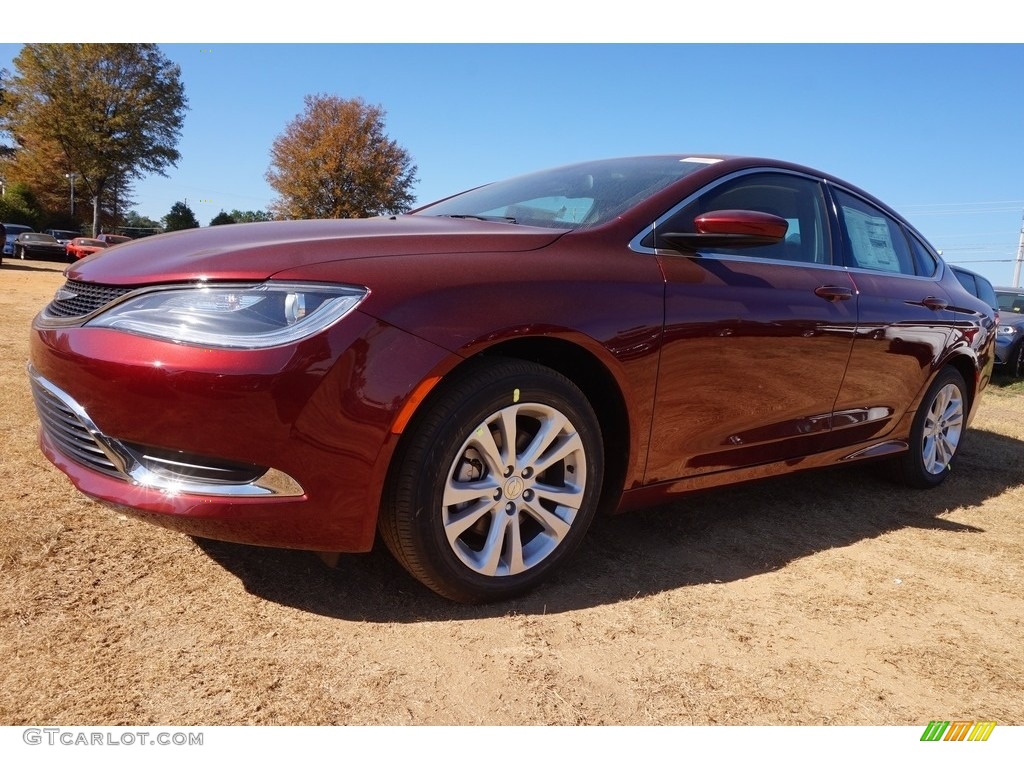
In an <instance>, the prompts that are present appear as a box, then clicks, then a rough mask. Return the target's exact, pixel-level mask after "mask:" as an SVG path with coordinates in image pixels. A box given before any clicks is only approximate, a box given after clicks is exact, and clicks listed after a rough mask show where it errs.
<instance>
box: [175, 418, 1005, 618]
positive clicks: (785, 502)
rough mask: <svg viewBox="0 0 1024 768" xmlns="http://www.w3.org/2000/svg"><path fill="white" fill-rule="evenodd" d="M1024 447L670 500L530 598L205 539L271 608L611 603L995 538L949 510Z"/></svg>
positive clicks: (612, 520)
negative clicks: (909, 541)
mask: <svg viewBox="0 0 1024 768" xmlns="http://www.w3.org/2000/svg"><path fill="white" fill-rule="evenodd" d="M1022 453H1024V441H1020V440H1016V439H1013V438H1010V437H1006V436H1004V435H999V434H996V433H992V432H987V431H983V430H971V432H970V433H969V441H967V442H965V445H964V449H963V452H962V454H961V456H960V458H959V463H958V465H957V471H956V472H955V473H954V474H953V475H951V476H950V478H949V479H948V480H947V481H946V482H945V483H944V484H943V485H942V486H941V489H935V490H932V491H912V490H909V489H906V488H904V487H902V486H900V485H897V484H895V483H893V482H892V481H891V480H889V479H887V478H886V477H885V476H884V473H883V472H880V471H879V467H877V466H873V465H869V464H861V465H856V466H851V467H842V468H834V469H825V470H818V471H810V472H803V473H797V474H795V475H789V476H786V477H780V478H773V479H769V480H762V481H757V482H752V483H749V484H746V485H742V486H735V487H731V488H723V489H718V490H714V491H706V492H703V493H700V494H692V495H689V496H685V497H682V498H680V499H679V500H677V501H674V502H672V503H671V504H665V505H662V506H659V507H653V508H649V509H646V510H640V511H636V512H631V513H629V514H625V515H618V516H614V517H605V518H600V519H598V520H597V521H595V523H594V525H593V526H592V527H591V530H590V531H589V533H588V535H587V537H586V539H585V540H584V542H583V544H582V546H581V547H580V549H579V551H578V552H577V553H576V554H575V556H574V557H573V558H572V559H571V560H570V561H569V562H567V563H566V564H565V566H564V567H563V568H561V569H560V570H559V571H558V572H557V573H556V574H555V575H554V576H553V577H552V578H551V579H550V580H549V581H548V582H546V583H544V584H542V585H541V586H540V587H539V588H538V589H537V590H535V591H534V592H531V593H530V594H529V595H526V596H524V597H522V598H519V599H516V600H510V601H506V602H503V603H496V604H491V605H483V606H466V605H459V604H455V603H452V602H449V601H447V600H445V599H443V598H441V597H438V596H437V595H435V594H434V593H433V592H431V591H430V590H428V589H427V588H426V587H423V586H422V585H420V584H419V583H418V582H417V581H415V580H414V579H413V578H412V577H411V576H409V575H408V574H407V573H406V572H405V571H404V570H403V569H402V568H401V567H400V566H399V565H398V564H397V563H396V562H395V561H394V560H393V559H392V558H391V557H390V555H389V554H388V553H387V551H386V549H385V548H384V547H383V545H380V544H378V546H377V547H376V548H375V549H374V551H373V552H371V553H369V554H363V555H341V556H340V558H339V560H338V563H337V565H336V566H335V567H333V568H329V567H327V566H326V565H325V564H324V563H323V562H322V561H321V560H320V558H318V557H317V556H316V555H315V554H312V553H309V552H299V551H289V550H277V549H268V548H262V547H253V546H246V545H241V544H228V543H223V542H216V541H209V540H204V539H196V540H195V541H196V543H197V545H198V546H199V547H200V548H201V549H202V550H203V551H204V552H205V553H206V554H207V555H209V556H210V557H211V558H212V559H213V560H215V561H216V562H217V563H219V564H220V565H221V566H222V567H224V568H225V569H227V570H228V571H230V572H231V573H233V574H234V575H235V576H237V577H238V578H239V579H240V580H241V581H242V583H243V584H244V586H245V588H246V590H247V591H248V592H250V593H252V594H255V595H258V596H260V597H262V598H264V599H266V600H271V601H273V602H276V603H280V604H283V605H288V606H291V607H294V608H298V609H300V610H304V611H309V612H311V613H316V614H320V615H323V616H329V617H334V618H338V619H344V620H350V621H374V622H396V621H397V622H421V621H452V620H466V619H473V618H484V617H494V616H503V615H508V614H510V613H517V614H543V613H557V612H563V611H573V610H577V609H581V608H588V607H593V606H598V605H607V604H611V603H616V602H620V601H624V600H631V599H634V598H636V597H638V596H646V595H652V594H657V593H660V592H665V591H668V590H674V589H679V588H681V587H686V586H692V585H699V584H712V583H720V582H731V581H736V580H738V579H745V578H748V577H750V576H756V575H759V574H764V573H769V572H771V571H775V570H778V569H780V568H784V567H785V566H786V565H787V564H788V563H790V562H792V561H794V560H798V559H800V558H803V557H806V556H809V555H813V554H814V553H816V552H821V551H823V550H828V549H834V548H837V547H845V546H848V545H850V544H854V543H856V542H858V541H861V540H865V539H871V538H875V537H877V536H879V535H881V534H884V533H887V532H890V531H896V530H899V529H902V528H906V527H918V528H927V529H932V530H935V531H942V532H945V533H946V534H948V535H950V536H962V535H974V534H984V532H985V531H984V529H981V528H975V527H972V526H967V525H961V524H959V523H956V522H954V521H951V520H948V519H946V518H944V517H942V515H943V514H944V513H946V512H947V511H949V510H951V509H956V508H958V507H972V506H977V505H979V504H982V503H983V502H985V501H986V500H987V499H990V498H993V497H995V496H998V495H1000V494H1001V493H1003V491H1005V490H1006V489H1008V488H1011V487H1014V486H1017V485H1020V484H1022V483H1024V464H1022V462H1020V459H1019V457H1020V456H1021V455H1022Z"/></svg>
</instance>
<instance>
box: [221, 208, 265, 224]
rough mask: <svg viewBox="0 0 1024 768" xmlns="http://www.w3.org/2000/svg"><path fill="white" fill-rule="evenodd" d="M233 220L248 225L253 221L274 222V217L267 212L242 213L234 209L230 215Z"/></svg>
mask: <svg viewBox="0 0 1024 768" xmlns="http://www.w3.org/2000/svg"><path fill="white" fill-rule="evenodd" d="M228 215H229V216H230V217H231V218H232V219H234V220H235V221H237V222H238V223H239V224H248V223H249V222H253V221H273V220H274V217H273V216H271V215H270V214H269V213H267V212H266V211H240V210H238V209H237V208H233V209H232V210H231V213H229V214H228Z"/></svg>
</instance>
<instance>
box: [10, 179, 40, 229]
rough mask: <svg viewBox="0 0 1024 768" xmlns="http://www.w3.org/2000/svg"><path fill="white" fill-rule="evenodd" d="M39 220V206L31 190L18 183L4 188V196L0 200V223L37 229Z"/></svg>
mask: <svg viewBox="0 0 1024 768" xmlns="http://www.w3.org/2000/svg"><path fill="white" fill-rule="evenodd" d="M40 218H41V216H40V212H39V206H38V205H37V203H36V198H35V195H33V194H32V190H31V189H29V188H28V187H27V186H25V185H24V184H19V183H15V184H7V185H6V186H5V188H4V196H3V197H2V198H0V221H6V222H8V223H10V224H25V225H27V226H29V227H32V228H33V229H39V224H40Z"/></svg>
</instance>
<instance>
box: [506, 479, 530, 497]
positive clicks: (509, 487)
mask: <svg viewBox="0 0 1024 768" xmlns="http://www.w3.org/2000/svg"><path fill="white" fill-rule="evenodd" d="M525 487H526V484H525V483H524V482H523V479H522V478H521V477H513V478H510V479H509V481H508V482H507V483H505V498H506V499H518V498H519V497H520V496H522V494H523V489H524V488H525Z"/></svg>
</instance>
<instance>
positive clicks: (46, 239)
mask: <svg viewBox="0 0 1024 768" xmlns="http://www.w3.org/2000/svg"><path fill="white" fill-rule="evenodd" d="M22 239H23V240H31V241H33V242H36V243H55V242H57V241H56V240H54V239H53V238H52V237H50V236H49V235H36V234H24V235H22Z"/></svg>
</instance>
